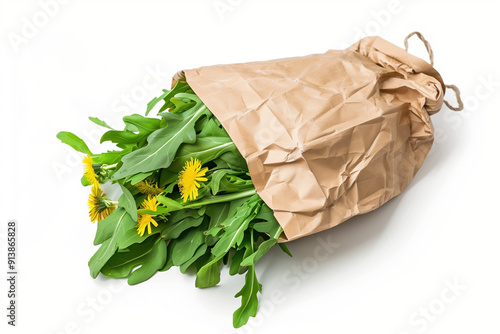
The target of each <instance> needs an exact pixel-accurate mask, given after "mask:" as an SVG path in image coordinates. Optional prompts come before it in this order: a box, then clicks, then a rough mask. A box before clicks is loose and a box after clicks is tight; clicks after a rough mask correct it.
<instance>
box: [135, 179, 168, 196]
mask: <svg viewBox="0 0 500 334" xmlns="http://www.w3.org/2000/svg"><path fill="white" fill-rule="evenodd" d="M134 187H136V188H137V189H139V191H140V192H141V193H142V194H144V195H151V196H158V195H159V194H161V192H162V191H163V189H165V188H160V187H158V185H157V184H156V183H149V182H148V181H146V180H144V181H141V182H139V183H137V184H135V185H134Z"/></svg>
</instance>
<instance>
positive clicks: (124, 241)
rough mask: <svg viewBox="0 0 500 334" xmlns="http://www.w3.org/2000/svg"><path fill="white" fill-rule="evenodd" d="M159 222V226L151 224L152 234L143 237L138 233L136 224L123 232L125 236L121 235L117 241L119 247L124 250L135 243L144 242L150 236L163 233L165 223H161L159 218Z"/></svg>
mask: <svg viewBox="0 0 500 334" xmlns="http://www.w3.org/2000/svg"><path fill="white" fill-rule="evenodd" d="M157 222H158V226H151V234H145V235H143V236H142V237H141V236H140V235H139V233H137V229H136V228H135V226H134V228H131V229H128V230H127V231H125V233H123V236H121V238H120V239H118V240H117V241H116V243H117V244H118V249H119V250H122V249H126V248H128V247H130V246H132V245H133V244H140V243H142V242H144V241H145V240H146V239H147V238H148V237H149V236H151V235H154V234H158V233H161V231H162V230H163V229H164V228H165V225H164V224H161V223H160V222H159V221H158V220H157Z"/></svg>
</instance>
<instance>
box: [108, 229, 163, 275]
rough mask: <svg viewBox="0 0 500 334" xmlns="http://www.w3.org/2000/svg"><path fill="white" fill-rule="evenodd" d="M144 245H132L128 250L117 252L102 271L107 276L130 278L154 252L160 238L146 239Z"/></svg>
mask: <svg viewBox="0 0 500 334" xmlns="http://www.w3.org/2000/svg"><path fill="white" fill-rule="evenodd" d="M144 239H146V240H145V241H144V242H143V243H140V244H134V245H131V246H130V247H129V248H128V249H124V250H121V251H118V252H116V254H115V255H113V256H112V257H111V259H109V261H108V262H107V263H106V265H105V266H104V267H103V268H102V269H101V273H102V274H104V275H105V276H109V277H115V278H123V277H128V276H129V275H130V273H131V272H132V270H133V269H134V268H135V267H137V266H138V265H140V264H141V263H142V257H144V256H146V255H147V254H149V253H150V252H151V251H152V250H153V246H154V245H155V243H156V241H158V237H151V238H144Z"/></svg>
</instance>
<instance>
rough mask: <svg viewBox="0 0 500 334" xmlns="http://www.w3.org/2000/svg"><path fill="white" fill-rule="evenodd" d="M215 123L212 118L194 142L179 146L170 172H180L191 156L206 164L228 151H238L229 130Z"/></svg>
mask: <svg viewBox="0 0 500 334" xmlns="http://www.w3.org/2000/svg"><path fill="white" fill-rule="evenodd" d="M214 124H215V123H214V122H213V121H212V120H211V121H210V122H208V125H207V126H206V127H205V128H204V129H203V130H202V132H201V133H200V134H198V135H197V136H196V141H195V142H194V143H190V144H189V143H188V144H183V145H181V146H180V147H179V150H178V152H177V155H176V157H175V160H174V161H173V162H172V164H171V165H170V167H169V168H168V170H169V171H170V172H172V173H178V172H179V171H180V170H181V169H182V167H183V165H184V163H185V162H186V161H188V160H189V159H191V157H192V158H196V159H199V160H200V161H201V163H202V164H206V163H208V162H210V161H212V160H214V159H216V158H217V157H219V156H221V155H223V154H225V153H226V152H230V151H237V149H236V146H235V145H234V143H233V142H232V140H231V138H230V137H229V135H228V134H227V132H226V131H225V130H224V129H221V128H219V127H217V126H216V125H214Z"/></svg>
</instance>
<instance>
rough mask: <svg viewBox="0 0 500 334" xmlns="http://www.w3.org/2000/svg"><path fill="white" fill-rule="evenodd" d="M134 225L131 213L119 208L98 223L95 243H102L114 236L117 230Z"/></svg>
mask: <svg viewBox="0 0 500 334" xmlns="http://www.w3.org/2000/svg"><path fill="white" fill-rule="evenodd" d="M134 226H135V223H134V221H133V220H132V218H131V217H130V216H129V215H127V212H126V211H125V209H123V208H118V209H116V210H115V211H113V212H112V213H111V214H110V215H109V216H107V217H106V218H105V219H103V220H101V221H100V222H98V223H97V231H96V235H95V238H94V245H99V244H102V243H103V242H104V241H106V240H108V239H109V238H111V237H113V235H114V234H115V233H116V232H118V231H121V230H127V229H129V228H130V227H134Z"/></svg>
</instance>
